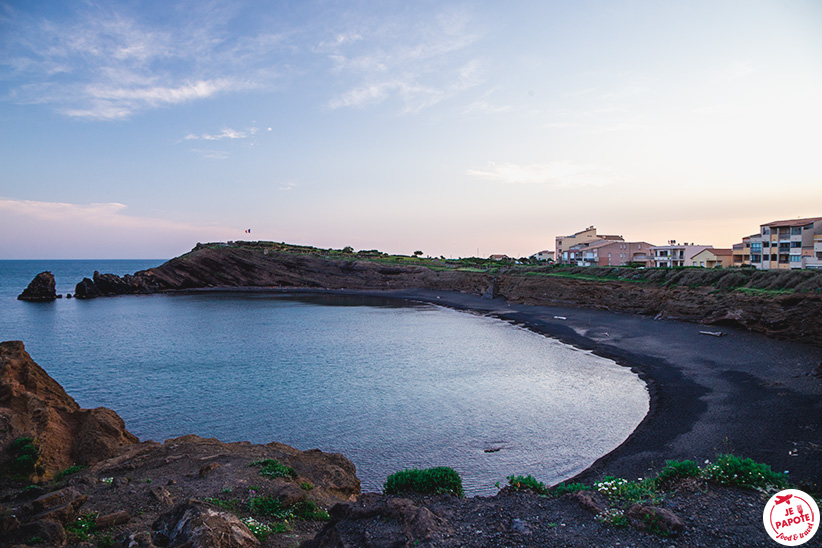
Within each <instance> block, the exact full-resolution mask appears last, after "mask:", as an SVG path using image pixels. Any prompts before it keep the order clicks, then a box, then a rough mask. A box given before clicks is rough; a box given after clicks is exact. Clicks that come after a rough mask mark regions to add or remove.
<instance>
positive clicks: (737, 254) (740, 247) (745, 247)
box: [731, 236, 751, 267]
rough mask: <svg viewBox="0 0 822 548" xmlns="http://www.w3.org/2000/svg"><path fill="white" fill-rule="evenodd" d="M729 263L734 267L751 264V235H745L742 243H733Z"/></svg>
mask: <svg viewBox="0 0 822 548" xmlns="http://www.w3.org/2000/svg"><path fill="white" fill-rule="evenodd" d="M731 264H732V265H733V266H736V267H741V266H751V236H745V237H744V238H742V243H739V244H734V246H733V253H732V259H731Z"/></svg>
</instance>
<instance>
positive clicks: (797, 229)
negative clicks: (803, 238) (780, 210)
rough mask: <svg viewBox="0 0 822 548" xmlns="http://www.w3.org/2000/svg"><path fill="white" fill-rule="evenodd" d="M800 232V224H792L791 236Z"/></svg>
mask: <svg viewBox="0 0 822 548" xmlns="http://www.w3.org/2000/svg"><path fill="white" fill-rule="evenodd" d="M801 234H802V227H801V226H794V227H792V228H791V236H798V235H801Z"/></svg>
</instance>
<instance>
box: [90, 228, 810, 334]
mask: <svg viewBox="0 0 822 548" xmlns="http://www.w3.org/2000/svg"><path fill="white" fill-rule="evenodd" d="M215 288H224V289H225V288H313V289H354V290H399V289H423V290H440V291H455V292H460V293H467V294H471V295H483V296H485V297H487V298H492V297H502V298H504V299H506V300H507V301H509V302H511V303H519V304H525V305H537V306H571V307H585V308H596V309H602V310H609V311H612V312H626V313H630V314H639V315H644V316H652V317H656V318H660V319H663V318H667V319H676V320H682V321H689V322H695V323H700V324H704V325H714V326H725V325H728V326H739V327H742V328H744V329H747V330H749V331H753V332H756V333H762V334H765V335H767V336H769V337H775V338H780V339H788V340H796V341H802V342H805V343H809V344H816V345H822V272H809V271H799V272H792V271H787V272H786V271H781V272H768V271H756V270H752V269H746V270H743V269H728V270H706V269H673V270H668V269H647V270H637V269H628V268H604V267H602V268H568V267H521V266H517V267H514V266H504V265H499V266H494V265H492V266H488V265H487V264H486V265H485V266H484V267H483V268H465V267H463V265H462V264H460V263H459V262H454V261H447V260H429V261H424V260H417V259H414V258H411V257H407V258H403V257H386V256H383V255H381V254H378V253H372V254H371V255H368V254H366V255H363V254H361V253H343V252H338V251H334V250H319V249H315V248H305V247H299V246H290V245H286V244H277V243H274V242H242V243H232V244H198V245H197V247H195V248H194V249H193V250H192V251H191V252H189V253H186V254H185V255H182V256H180V257H176V258H174V259H171V260H170V261H167V262H166V263H164V264H162V265H160V266H158V267H156V268H151V269H148V270H144V271H140V272H137V273H135V274H133V275H125V276H122V277H121V276H117V275H114V274H101V273H99V272H95V273H94V275H93V277H92V278H91V279H89V278H85V279H83V280H82V281H81V282H80V283H78V284H77V287H76V290H75V295H76V296H77V297H78V298H94V297H101V296H112V295H131V294H147V293H158V292H166V291H180V290H192V289H215Z"/></svg>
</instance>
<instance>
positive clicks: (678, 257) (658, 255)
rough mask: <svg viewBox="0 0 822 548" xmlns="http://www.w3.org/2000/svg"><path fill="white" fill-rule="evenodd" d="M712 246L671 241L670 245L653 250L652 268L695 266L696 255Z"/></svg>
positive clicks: (658, 246)
mask: <svg viewBox="0 0 822 548" xmlns="http://www.w3.org/2000/svg"><path fill="white" fill-rule="evenodd" d="M712 247H713V246H711V245H696V244H693V243H690V244H688V243H682V244H678V243H676V240H670V241H669V242H668V245H657V246H653V247H652V248H651V262H652V264H651V266H655V267H657V268H674V267H677V266H693V258H694V255H696V254H697V253H699V252H700V251H702V250H704V249H709V248H712Z"/></svg>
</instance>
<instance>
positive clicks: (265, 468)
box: [249, 459, 297, 478]
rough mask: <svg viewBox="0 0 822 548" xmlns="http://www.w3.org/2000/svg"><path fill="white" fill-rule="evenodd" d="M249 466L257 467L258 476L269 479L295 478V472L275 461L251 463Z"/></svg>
mask: <svg viewBox="0 0 822 548" xmlns="http://www.w3.org/2000/svg"><path fill="white" fill-rule="evenodd" d="M249 466H259V467H260V475H261V476H266V477H269V478H296V477H297V472H296V470H294V469H293V468H291V467H290V466H286V465H284V464H282V463H280V461H278V460H275V459H263V460H256V461H254V462H252V463H251V464H250V465H249Z"/></svg>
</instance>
